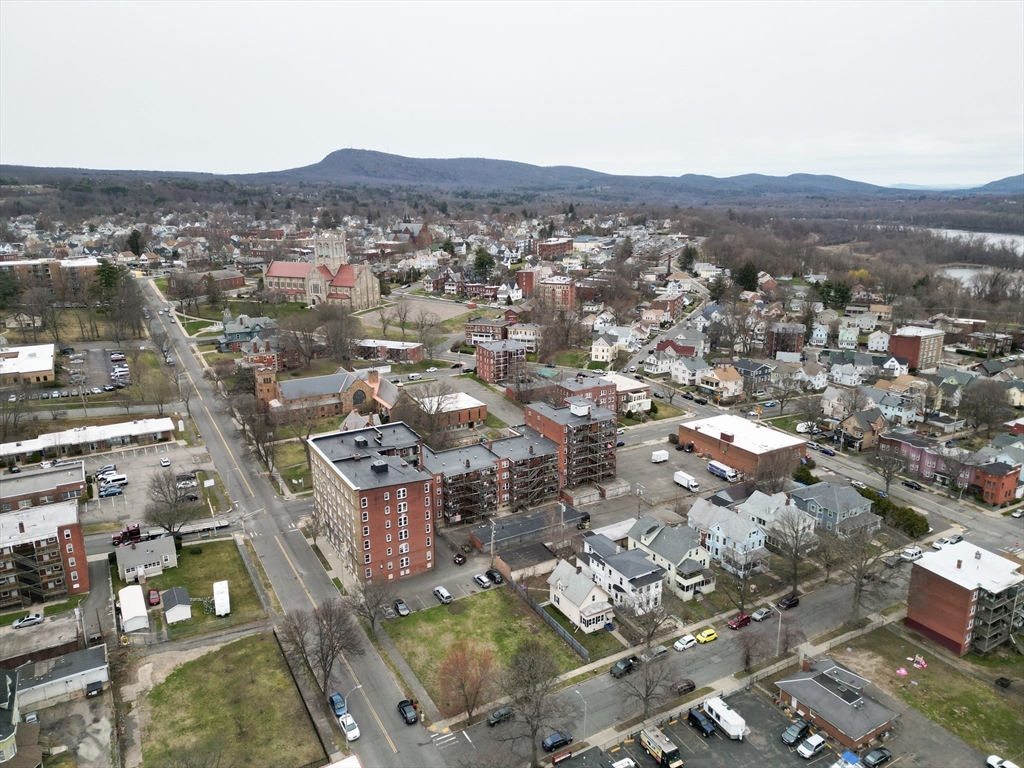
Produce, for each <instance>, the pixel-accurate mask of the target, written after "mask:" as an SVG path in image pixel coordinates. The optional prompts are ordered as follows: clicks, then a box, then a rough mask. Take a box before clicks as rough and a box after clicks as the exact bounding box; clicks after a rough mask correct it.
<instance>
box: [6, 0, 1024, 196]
mask: <svg viewBox="0 0 1024 768" xmlns="http://www.w3.org/2000/svg"><path fill="white" fill-rule="evenodd" d="M1022 30H1024V3H1022V2H1020V1H1019V0H1012V1H1010V2H977V1H975V2H967V3H933V2H908V3H897V2H877V3H871V2H854V3H842V2H813V3H812V2H798V3H769V2H757V3H740V2H732V3H729V2H718V3H708V4H701V3H669V2H663V3H651V4H643V3H638V2H630V3H622V4H618V3H600V2H578V3H564V4H559V3H555V2H537V3H526V2H516V3H508V4H501V3H497V2H473V3H470V2H462V3H439V2H415V3H413V2H410V3H394V4H389V3H385V2H374V3H367V4H359V3H336V4H329V3H309V4H302V3H297V2H288V3H284V2H281V3H277V2H263V3H252V4H248V3H228V2H201V3H199V2H197V3H188V2H174V3H160V2H130V3H119V4H118V3H113V4H112V3H90V2H82V1H81V0H76V2H73V3H57V2H9V1H7V0H4V1H3V2H0V162H2V163H10V164H25V165H43V166H74V167H82V168H130V169H156V170H177V171H188V170H191V171H209V172H214V173H247V172H255V171H268V170H278V169H284V168H292V167H296V166H302V165H308V164H311V163H315V162H317V161H319V160H320V159H322V158H323V157H324V156H325V155H327V154H328V153H330V152H332V151H334V150H336V149H342V148H346V147H354V148H361V149H374V150H380V151H384V152H392V153H395V154H401V155H407V156H411V157H489V158H499V159H504V160H518V161H522V162H527V163H535V164H538V165H576V166H583V167H586V168H592V169H595V170H600V171H605V172H608V173H621V174H643V175H665V176H676V175H680V174H684V173H702V174H709V175H713V176H731V175H735V174H741V173H765V174H773V175H786V174H790V173H823V174H835V175H838V176H844V177H846V178H850V179H856V180H860V181H868V182H872V183H876V184H895V183H911V184H963V185H970V184H980V183H985V182H988V181H992V180H994V179H998V178H1002V177H1004V176H1010V175H1013V174H1018V173H1022V172H1024V34H1022Z"/></svg>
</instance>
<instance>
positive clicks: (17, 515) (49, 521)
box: [0, 475, 78, 547]
mask: <svg viewBox="0 0 1024 768" xmlns="http://www.w3.org/2000/svg"><path fill="white" fill-rule="evenodd" d="M5 477H6V475H5ZM77 522H78V500H77V499H71V500H69V501H60V502H57V503H56V504H44V505H43V506H41V507H26V508H25V509H13V510H11V511H10V512H4V513H3V514H2V515H0V541H2V542H3V545H4V546H5V547H16V546H18V545H20V544H30V543H31V542H33V541H39V540H41V539H48V538H51V537H53V536H56V535H57V530H58V529H59V528H61V527H62V526H65V525H74V524H75V523H77Z"/></svg>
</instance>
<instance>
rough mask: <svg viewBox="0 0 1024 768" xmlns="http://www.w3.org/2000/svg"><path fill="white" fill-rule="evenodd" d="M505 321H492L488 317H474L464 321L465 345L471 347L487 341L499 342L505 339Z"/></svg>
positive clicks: (507, 323) (506, 324)
mask: <svg viewBox="0 0 1024 768" xmlns="http://www.w3.org/2000/svg"><path fill="white" fill-rule="evenodd" d="M508 326H509V322H508V321H507V320H493V319H491V318H488V317H474V318H472V319H470V320H467V321H466V343H467V344H468V345H470V346H471V347H475V346H476V345H477V344H483V343H484V342H487V341H501V340H502V339H504V338H506V329H507V328H508Z"/></svg>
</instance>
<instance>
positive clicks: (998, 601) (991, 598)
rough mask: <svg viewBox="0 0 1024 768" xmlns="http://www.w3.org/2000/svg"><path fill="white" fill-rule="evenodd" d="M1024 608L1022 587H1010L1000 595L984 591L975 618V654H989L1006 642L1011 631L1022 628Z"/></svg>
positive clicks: (1023, 588) (1023, 590)
mask: <svg viewBox="0 0 1024 768" xmlns="http://www.w3.org/2000/svg"><path fill="white" fill-rule="evenodd" d="M1022 607H1024V586H1022V585H1017V586H1013V587H1009V588H1008V589H1004V590H1003V591H1002V592H999V593H998V594H993V593H991V592H989V591H987V590H982V591H981V596H980V597H979V598H978V607H977V613H976V614H975V616H974V640H973V646H974V647H973V650H974V651H975V653H988V652H989V651H991V650H993V649H994V648H996V647H997V646H999V645H1001V644H1002V643H1004V642H1006V639H1007V638H1008V637H1009V636H1010V632H1011V630H1012V629H1014V628H1015V627H1019V626H1020V622H1021V610H1022Z"/></svg>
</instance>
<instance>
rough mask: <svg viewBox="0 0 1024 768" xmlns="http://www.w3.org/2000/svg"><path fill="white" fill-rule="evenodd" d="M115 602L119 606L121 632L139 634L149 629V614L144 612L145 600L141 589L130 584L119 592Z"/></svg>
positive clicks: (136, 585)
mask: <svg viewBox="0 0 1024 768" xmlns="http://www.w3.org/2000/svg"><path fill="white" fill-rule="evenodd" d="M117 601H118V603H119V604H120V606H121V629H122V630H124V631H125V632H141V631H143V630H148V629H149V614H148V613H147V611H146V598H145V597H143V595H142V587H140V586H139V585H138V584H132V585H130V586H127V587H125V588H124V589H121V590H119V591H118V593H117Z"/></svg>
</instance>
